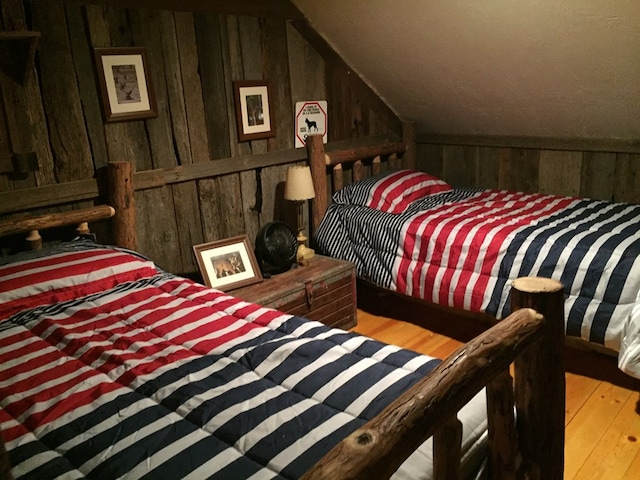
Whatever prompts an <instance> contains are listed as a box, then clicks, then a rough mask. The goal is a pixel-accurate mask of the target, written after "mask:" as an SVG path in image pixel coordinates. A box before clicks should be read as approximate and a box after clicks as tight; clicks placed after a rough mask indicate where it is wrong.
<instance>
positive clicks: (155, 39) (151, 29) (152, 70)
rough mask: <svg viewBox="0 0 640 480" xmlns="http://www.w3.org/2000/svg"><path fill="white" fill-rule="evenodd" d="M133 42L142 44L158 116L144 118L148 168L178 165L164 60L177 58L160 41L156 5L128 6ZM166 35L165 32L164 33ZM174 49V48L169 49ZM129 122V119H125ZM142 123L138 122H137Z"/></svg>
mask: <svg viewBox="0 0 640 480" xmlns="http://www.w3.org/2000/svg"><path fill="white" fill-rule="evenodd" d="M129 18H130V22H131V31H132V41H133V45H144V46H145V48H146V50H147V59H148V65H147V69H148V70H149V72H148V74H149V77H150V80H152V81H153V89H154V92H155V97H156V104H157V109H158V116H157V117H155V118H149V119H147V120H144V124H145V128H146V132H147V135H148V138H149V148H150V150H151V161H152V168H171V167H175V166H176V165H178V161H177V159H176V154H175V148H174V139H173V131H172V129H171V113H170V111H169V100H168V98H167V83H166V80H165V78H166V75H165V71H166V69H165V63H169V64H177V63H179V59H178V58H177V57H176V56H175V55H174V56H171V55H170V50H166V51H165V50H164V49H163V45H162V33H163V32H162V23H161V19H160V11H159V10H156V9H140V10H131V13H130V15H129ZM165 38H166V35H165ZM173 53H175V52H173ZM129 123H132V122H129ZM138 123H142V122H138Z"/></svg>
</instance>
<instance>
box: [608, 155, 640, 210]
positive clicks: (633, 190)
mask: <svg viewBox="0 0 640 480" xmlns="http://www.w3.org/2000/svg"><path fill="white" fill-rule="evenodd" d="M616 160H617V161H616V174H615V179H614V190H613V199H614V200H615V201H616V202H630V203H640V154H630V153H620V154H618V155H617V158H616Z"/></svg>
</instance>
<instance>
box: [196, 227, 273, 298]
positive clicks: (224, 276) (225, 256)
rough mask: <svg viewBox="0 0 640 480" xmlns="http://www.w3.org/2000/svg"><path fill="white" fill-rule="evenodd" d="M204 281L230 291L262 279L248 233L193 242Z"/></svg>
mask: <svg viewBox="0 0 640 480" xmlns="http://www.w3.org/2000/svg"><path fill="white" fill-rule="evenodd" d="M193 252H194V253H195V255H196V260H197V261H198V268H199V269H200V273H201V274H202V279H203V280H204V283H205V285H207V286H208V287H211V288H217V289H218V290H222V291H225V292H226V291H228V290H233V289H234V288H239V287H244V286H245V285H251V284H252V283H258V282H261V281H262V273H261V272H260V268H259V266H258V261H257V259H256V256H255V254H254V253H253V249H252V248H251V244H250V242H249V237H248V236H247V235H239V236H237V237H232V238H227V239H224V240H218V241H215V242H209V243H203V244H200V245H194V246H193Z"/></svg>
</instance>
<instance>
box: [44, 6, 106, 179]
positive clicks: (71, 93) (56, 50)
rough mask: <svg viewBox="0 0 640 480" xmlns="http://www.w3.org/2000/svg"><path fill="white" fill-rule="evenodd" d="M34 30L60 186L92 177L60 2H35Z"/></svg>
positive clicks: (78, 95) (84, 129)
mask: <svg viewBox="0 0 640 480" xmlns="http://www.w3.org/2000/svg"><path fill="white" fill-rule="evenodd" d="M32 6H33V7H34V8H33V10H32V11H33V22H34V28H36V29H37V30H39V31H40V33H41V35H42V38H41V42H40V45H39V53H38V60H39V67H40V72H39V73H40V82H41V93H42V98H43V100H44V106H45V110H46V115H47V120H48V121H49V122H50V123H51V124H53V125H55V128H51V129H49V141H50V142H51V148H52V150H53V155H54V159H55V160H54V169H55V173H56V178H57V179H58V181H59V182H68V181H72V180H80V179H83V178H90V177H91V176H93V172H94V166H93V161H92V159H91V148H90V146H89V138H88V136H87V130H86V128H85V122H84V115H83V112H82V105H81V103H80V92H79V90H78V82H77V81H76V73H75V70H74V67H73V57H72V54H71V45H70V42H69V34H68V31H67V27H66V24H67V22H66V16H65V11H64V5H63V4H62V3H60V2H50V1H47V0H32Z"/></svg>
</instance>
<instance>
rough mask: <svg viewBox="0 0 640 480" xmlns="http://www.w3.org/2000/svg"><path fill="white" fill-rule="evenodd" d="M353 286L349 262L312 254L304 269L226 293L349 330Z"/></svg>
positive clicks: (353, 307)
mask: <svg viewBox="0 0 640 480" xmlns="http://www.w3.org/2000/svg"><path fill="white" fill-rule="evenodd" d="M355 285H356V283H355V268H354V265H353V264H352V263H351V262H345V261H343V260H337V259H333V258H329V257H323V256H321V255H316V256H314V257H313V258H312V259H310V260H309V265H307V266H304V267H297V268H294V269H291V270H289V271H287V272H284V273H281V274H279V275H274V276H272V277H271V278H266V279H265V280H264V281H262V282H261V283H257V284H253V285H248V286H246V287H243V288H239V289H236V290H232V291H231V292H229V293H230V294H231V295H233V296H235V297H238V298H241V299H243V300H246V301H249V302H253V303H258V304H260V305H264V306H267V307H271V308H275V309H277V310H282V311H283V312H286V313H290V314H292V315H298V316H301V317H306V318H309V319H310V320H317V321H319V322H322V323H324V324H325V325H329V326H331V327H339V328H344V329H349V328H352V327H354V326H355V325H356V308H357V307H356V286H355Z"/></svg>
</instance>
